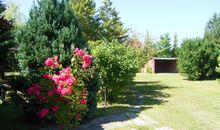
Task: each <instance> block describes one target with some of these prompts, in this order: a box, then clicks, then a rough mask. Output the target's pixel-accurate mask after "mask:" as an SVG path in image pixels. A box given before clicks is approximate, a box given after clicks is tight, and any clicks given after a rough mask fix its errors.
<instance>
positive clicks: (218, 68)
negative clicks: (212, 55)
mask: <svg viewBox="0 0 220 130" xmlns="http://www.w3.org/2000/svg"><path fill="white" fill-rule="evenodd" d="M217 61H218V65H217V67H216V72H218V73H220V56H219V57H218V59H217Z"/></svg>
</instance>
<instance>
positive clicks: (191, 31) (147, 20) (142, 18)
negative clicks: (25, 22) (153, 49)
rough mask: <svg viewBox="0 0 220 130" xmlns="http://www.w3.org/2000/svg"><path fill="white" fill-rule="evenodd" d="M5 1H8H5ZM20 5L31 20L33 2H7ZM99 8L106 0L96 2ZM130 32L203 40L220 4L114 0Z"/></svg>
mask: <svg viewBox="0 0 220 130" xmlns="http://www.w3.org/2000/svg"><path fill="white" fill-rule="evenodd" d="M3 1H4V0H3ZM8 1H12V2H14V3H16V4H17V5H19V7H20V9H21V12H22V13H23V14H24V15H26V16H28V11H29V9H30V7H31V5H32V3H33V2H32V0H5V3H7V2H8ZM95 1H96V5H97V7H98V6H100V5H101V4H102V0H95ZM112 1H113V5H114V6H115V7H116V10H117V11H118V12H119V16H120V17H121V20H122V22H123V23H124V25H125V27H126V28H131V29H132V30H134V31H135V32H138V33H141V34H142V35H144V34H146V32H147V30H148V31H149V32H150V34H151V36H152V37H154V38H155V39H158V38H159V37H160V35H161V34H164V33H166V32H169V33H170V36H171V37H173V35H174V33H175V32H176V33H177V35H178V39H179V41H180V40H181V39H183V38H191V37H201V36H203V33H204V28H205V25H206V23H207V21H208V20H209V18H210V17H212V15H213V14H214V13H218V12H219V13H220V0H112Z"/></svg>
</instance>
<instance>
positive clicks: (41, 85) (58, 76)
mask: <svg viewBox="0 0 220 130" xmlns="http://www.w3.org/2000/svg"><path fill="white" fill-rule="evenodd" d="M58 60H59V59H58V56H54V57H51V58H47V59H46V60H45V63H44V65H45V67H44V69H43V71H44V74H43V75H42V78H41V80H40V81H39V82H38V83H36V84H33V85H31V86H30V87H29V88H28V90H27V94H28V95H30V98H31V99H35V100H36V101H38V102H40V105H39V108H37V109H38V111H37V112H36V115H37V116H38V117H39V118H40V119H45V118H47V119H54V120H55V121H56V123H57V124H58V125H59V126H60V127H63V126H64V127H67V128H70V127H74V126H76V125H78V124H79V122H80V121H81V120H82V119H83V117H84V116H85V114H86V112H87V110H88V107H87V98H88V97H87V96H88V91H87V90H86V88H85V85H84V82H83V81H84V79H89V78H91V76H92V75H93V73H94V70H95V67H94V66H92V65H91V64H92V60H93V59H92V56H91V55H89V54H87V53H86V52H85V51H84V50H81V49H79V48H76V49H75V50H74V52H73V57H72V60H71V65H70V66H67V67H63V66H62V64H60V63H59V62H58Z"/></svg>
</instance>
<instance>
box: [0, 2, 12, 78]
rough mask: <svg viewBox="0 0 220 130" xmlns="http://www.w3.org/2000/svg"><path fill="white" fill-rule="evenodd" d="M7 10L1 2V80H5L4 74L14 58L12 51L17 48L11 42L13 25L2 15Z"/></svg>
mask: <svg viewBox="0 0 220 130" xmlns="http://www.w3.org/2000/svg"><path fill="white" fill-rule="evenodd" d="M5 9H6V8H5V5H3V4H2V1H0V59H1V60H0V78H4V72H5V71H6V70H8V69H9V68H10V62H11V59H12V58H13V57H14V56H13V53H12V51H11V49H12V48H13V47H14V46H15V44H14V43H13V42H11V38H12V35H11V29H12V23H11V22H9V21H8V20H6V19H5V18H4V16H3V15H2V12H3V11H5Z"/></svg>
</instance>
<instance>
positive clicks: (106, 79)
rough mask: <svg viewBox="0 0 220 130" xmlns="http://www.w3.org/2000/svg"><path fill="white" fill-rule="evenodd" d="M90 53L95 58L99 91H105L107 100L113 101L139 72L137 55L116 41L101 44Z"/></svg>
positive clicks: (131, 49)
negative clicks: (99, 85)
mask: <svg viewBox="0 0 220 130" xmlns="http://www.w3.org/2000/svg"><path fill="white" fill-rule="evenodd" d="M92 51H93V55H94V56H95V57H96V59H95V60H96V63H97V68H98V70H99V78H100V84H101V89H102V90H103V91H106V93H107V100H108V101H113V100H115V99H116V98H117V94H118V92H120V90H122V89H123V87H125V86H126V85H128V83H129V82H131V81H132V79H133V77H134V76H135V74H136V72H137V71H138V70H139V61H138V58H137V55H136V53H135V51H134V49H133V48H131V47H125V46H123V45H121V44H120V43H118V42H116V41H113V42H111V43H110V44H107V43H102V44H100V45H98V46H96V47H94V49H92Z"/></svg>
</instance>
